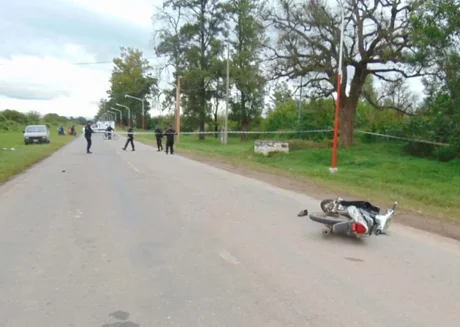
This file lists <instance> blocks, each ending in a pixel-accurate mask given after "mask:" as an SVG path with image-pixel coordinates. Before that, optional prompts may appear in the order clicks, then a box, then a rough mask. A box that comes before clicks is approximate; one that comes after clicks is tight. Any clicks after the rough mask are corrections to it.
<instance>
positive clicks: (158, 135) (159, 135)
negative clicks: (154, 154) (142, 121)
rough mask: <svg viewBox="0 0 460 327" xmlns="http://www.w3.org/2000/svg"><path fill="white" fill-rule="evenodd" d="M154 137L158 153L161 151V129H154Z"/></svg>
mask: <svg viewBox="0 0 460 327" xmlns="http://www.w3.org/2000/svg"><path fill="white" fill-rule="evenodd" d="M155 136H156V138H157V146H158V152H160V151H163V144H162V141H163V131H162V130H161V128H159V127H157V129H155Z"/></svg>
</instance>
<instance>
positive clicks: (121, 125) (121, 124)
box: [110, 107, 123, 128]
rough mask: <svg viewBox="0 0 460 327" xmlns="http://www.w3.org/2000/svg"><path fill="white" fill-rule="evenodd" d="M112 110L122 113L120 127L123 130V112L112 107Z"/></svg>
mask: <svg viewBox="0 0 460 327" xmlns="http://www.w3.org/2000/svg"><path fill="white" fill-rule="evenodd" d="M110 109H112V110H115V111H118V112H119V113H120V127H121V128H123V111H121V110H120V109H117V108H113V107H111V108H110Z"/></svg>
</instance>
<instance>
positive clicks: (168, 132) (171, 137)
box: [164, 125, 177, 154]
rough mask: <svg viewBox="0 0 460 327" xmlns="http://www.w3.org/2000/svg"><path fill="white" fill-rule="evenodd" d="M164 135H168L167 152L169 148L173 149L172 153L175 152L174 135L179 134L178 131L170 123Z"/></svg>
mask: <svg viewBox="0 0 460 327" xmlns="http://www.w3.org/2000/svg"><path fill="white" fill-rule="evenodd" d="M164 135H165V136H166V154H168V152H169V150H171V154H174V135H177V133H176V131H175V130H173V128H172V126H171V125H169V128H168V129H167V130H166V132H165V134H164Z"/></svg>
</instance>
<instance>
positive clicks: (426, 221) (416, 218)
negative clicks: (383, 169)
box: [180, 152, 460, 241]
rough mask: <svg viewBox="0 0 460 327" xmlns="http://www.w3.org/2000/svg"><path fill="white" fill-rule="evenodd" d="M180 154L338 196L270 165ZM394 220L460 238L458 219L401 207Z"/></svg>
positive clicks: (265, 179)
mask: <svg viewBox="0 0 460 327" xmlns="http://www.w3.org/2000/svg"><path fill="white" fill-rule="evenodd" d="M180 155H181V156H184V157H186V158H189V159H192V160H195V161H199V162H202V163H205V164H208V165H210V166H213V167H216V168H219V169H223V170H226V171H229V172H232V173H235V174H239V175H242V176H246V177H250V178H253V179H257V180H260V181H263V182H265V183H268V184H271V185H273V186H276V187H280V188H283V189H285V190H290V191H294V192H297V193H301V194H306V195H309V196H312V197H314V198H316V199H318V200H322V199H326V198H334V197H336V196H337V195H338V194H334V193H333V192H332V191H330V190H327V189H326V188H325V187H324V186H322V185H321V186H320V185H318V184H316V183H314V182H312V181H311V180H309V179H308V178H305V177H304V178H299V177H298V176H295V177H294V176H290V175H289V173H273V171H270V172H268V170H269V169H268V168H267V169H264V167H260V166H256V165H249V164H245V163H243V164H238V165H237V164H235V163H233V162H231V160H228V159H224V158H217V157H212V156H207V155H200V154H196V153H190V152H181V153H180ZM340 196H341V197H344V198H349V199H352V198H355V196H354V195H353V194H350V193H347V192H341V194H340ZM375 204H376V205H377V206H380V207H381V208H386V206H388V204H386V205H385V204H381V203H379V202H378V201H377V202H376V203H375ZM302 209H306V208H298V210H297V211H296V210H294V211H293V213H292V214H293V215H296V214H297V212H298V211H299V210H302ZM308 209H309V208H308ZM318 209H319V208H318ZM309 211H310V210H309ZM394 222H397V223H401V224H403V225H406V226H409V227H414V228H417V229H421V230H425V231H428V232H432V233H436V234H439V235H442V236H446V237H449V238H452V239H455V240H459V241H460V224H458V223H455V222H451V221H446V220H443V219H441V218H437V217H430V216H424V215H422V214H420V213H416V212H412V211H407V210H398V211H397V213H396V215H395V219H394Z"/></svg>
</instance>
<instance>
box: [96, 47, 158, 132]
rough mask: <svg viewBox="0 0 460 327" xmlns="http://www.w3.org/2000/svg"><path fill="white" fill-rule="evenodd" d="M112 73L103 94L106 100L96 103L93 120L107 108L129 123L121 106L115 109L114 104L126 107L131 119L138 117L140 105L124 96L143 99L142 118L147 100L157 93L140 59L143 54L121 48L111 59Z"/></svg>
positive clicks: (148, 108) (147, 70) (146, 63)
mask: <svg viewBox="0 0 460 327" xmlns="http://www.w3.org/2000/svg"><path fill="white" fill-rule="evenodd" d="M113 64H114V67H113V70H112V75H111V78H110V90H108V91H107V94H108V100H107V99H101V100H100V102H99V111H98V113H97V115H96V117H100V116H101V115H102V114H103V113H105V112H107V111H108V110H110V108H111V107H115V108H117V109H120V110H122V112H123V121H124V125H128V124H131V123H132V122H128V111H127V109H125V108H123V107H118V106H116V104H117V103H120V104H122V105H125V106H127V107H128V108H130V110H131V120H133V119H134V118H135V117H141V113H142V102H141V101H139V100H136V99H132V98H126V97H125V95H126V94H128V95H130V96H133V97H136V98H139V99H144V112H145V115H146V117H147V116H148V112H149V110H150V104H149V101H146V100H147V99H149V98H151V97H155V96H156V95H157V94H158V89H157V84H158V81H157V79H156V78H154V77H153V76H152V70H153V68H152V67H151V66H150V64H149V62H148V60H147V59H145V58H144V55H143V52H142V51H140V50H138V49H132V48H123V47H122V48H121V54H120V57H118V58H114V59H113ZM118 117H119V114H118V113H117V119H119V118H118ZM141 122H142V120H141V119H137V120H136V124H137V125H138V126H137V127H141Z"/></svg>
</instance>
